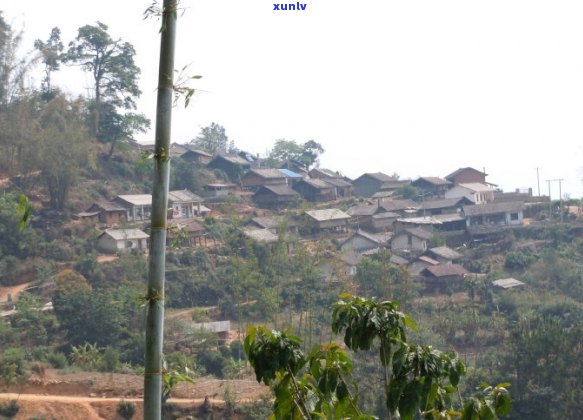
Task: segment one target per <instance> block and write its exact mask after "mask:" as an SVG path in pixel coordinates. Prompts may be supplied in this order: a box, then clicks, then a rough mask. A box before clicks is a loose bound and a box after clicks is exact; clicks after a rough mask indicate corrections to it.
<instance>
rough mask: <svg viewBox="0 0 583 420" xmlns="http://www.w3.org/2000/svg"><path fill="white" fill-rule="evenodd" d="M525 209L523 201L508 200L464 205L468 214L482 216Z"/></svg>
mask: <svg viewBox="0 0 583 420" xmlns="http://www.w3.org/2000/svg"><path fill="white" fill-rule="evenodd" d="M522 210H524V203H523V202H522V201H507V202H502V203H485V204H476V205H474V206H463V211H464V214H465V215H466V216H480V215H484V214H498V213H518V212H520V211H522Z"/></svg>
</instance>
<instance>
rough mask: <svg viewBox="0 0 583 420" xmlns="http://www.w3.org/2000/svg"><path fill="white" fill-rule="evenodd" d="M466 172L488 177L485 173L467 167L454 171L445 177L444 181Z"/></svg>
mask: <svg viewBox="0 0 583 420" xmlns="http://www.w3.org/2000/svg"><path fill="white" fill-rule="evenodd" d="M466 171H473V172H477V173H479V174H481V175H484V176H488V174H487V173H485V172H482V171H478V170H477V169H474V168H470V167H469V166H467V167H465V168H459V169H456V170H455V171H453V172H452V173H451V174H449V175H447V176H446V177H445V179H447V180H450V179H451V178H455V177H456V176H458V175H459V174H461V173H462V172H466Z"/></svg>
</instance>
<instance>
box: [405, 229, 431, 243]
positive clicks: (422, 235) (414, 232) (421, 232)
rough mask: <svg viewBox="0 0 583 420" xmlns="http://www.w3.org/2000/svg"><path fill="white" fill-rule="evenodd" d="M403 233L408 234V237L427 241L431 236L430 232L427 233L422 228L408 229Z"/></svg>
mask: <svg viewBox="0 0 583 420" xmlns="http://www.w3.org/2000/svg"><path fill="white" fill-rule="evenodd" d="M405 232H407V233H409V234H410V235H413V236H415V237H416V238H420V239H425V240H429V239H431V237H432V236H433V234H432V233H431V232H427V231H426V230H425V229H422V228H419V227H418V228H410V229H405Z"/></svg>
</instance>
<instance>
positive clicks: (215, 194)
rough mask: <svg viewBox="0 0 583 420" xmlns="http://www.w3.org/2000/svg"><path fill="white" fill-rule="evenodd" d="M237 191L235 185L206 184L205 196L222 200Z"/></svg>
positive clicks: (221, 183)
mask: <svg viewBox="0 0 583 420" xmlns="http://www.w3.org/2000/svg"><path fill="white" fill-rule="evenodd" d="M236 189H237V186H236V185H235V184H228V183H223V182H215V183H211V184H206V185H205V186H204V187H203V195H204V196H205V197H206V198H220V197H226V196H227V195H229V194H231V193H232V192H233V191H234V190H236Z"/></svg>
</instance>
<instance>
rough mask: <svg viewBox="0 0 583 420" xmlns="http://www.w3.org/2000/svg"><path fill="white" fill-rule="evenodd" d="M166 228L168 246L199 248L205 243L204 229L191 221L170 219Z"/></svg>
mask: <svg viewBox="0 0 583 420" xmlns="http://www.w3.org/2000/svg"><path fill="white" fill-rule="evenodd" d="M167 226H168V229H167V234H166V239H167V242H168V244H169V245H175V246H197V245H199V246H201V245H203V244H204V245H206V243H207V236H206V229H205V228H204V226H202V225H201V224H199V223H198V222H196V221H195V220H193V219H172V220H169V221H168V225H167Z"/></svg>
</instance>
